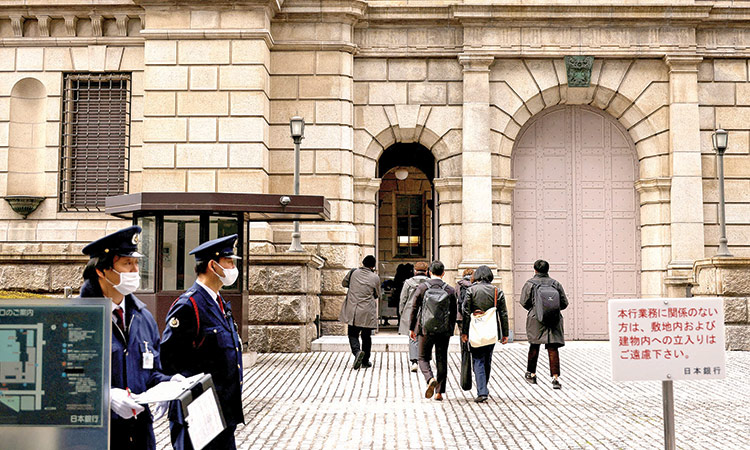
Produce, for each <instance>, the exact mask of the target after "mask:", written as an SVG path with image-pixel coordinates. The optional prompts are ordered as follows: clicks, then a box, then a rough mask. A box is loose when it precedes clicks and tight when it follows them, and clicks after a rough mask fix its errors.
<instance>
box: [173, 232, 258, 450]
mask: <svg viewBox="0 0 750 450" xmlns="http://www.w3.org/2000/svg"><path fill="white" fill-rule="evenodd" d="M236 240H237V235H236V234H233V235H231V236H225V237H222V238H219V239H214V240H212V241H208V242H205V243H203V244H201V245H199V246H198V247H196V248H194V249H193V250H191V251H190V254H191V255H195V262H196V265H195V273H196V275H197V280H196V281H195V283H194V284H193V286H192V287H191V288H190V289H189V290H188V291H187V292H185V293H184V294H182V295H181V296H180V298H178V299H177V300H176V301H175V302H174V304H172V307H171V308H170V310H169V313H167V327H166V328H165V329H164V335H163V336H162V341H161V344H162V353H163V355H164V368H165V371H166V372H167V373H181V374H182V375H184V376H186V377H189V376H192V375H195V374H198V373H201V372H203V373H210V374H211V377H212V378H213V382H214V385H215V386H216V394H217V395H218V397H219V404H220V405H221V409H222V413H223V414H224V420H225V422H226V425H227V428H226V429H225V430H224V431H222V432H221V434H219V435H218V436H216V438H214V440H212V441H211V442H210V443H209V444H208V446H206V447H204V448H206V449H221V450H225V449H235V448H236V445H235V442H234V430H235V428H237V424H239V423H244V422H245V417H244V415H243V413H242V390H241V383H242V348H241V344H240V337H239V334H238V333H237V324H236V323H235V322H234V320H233V318H232V310H231V306H230V304H229V302H227V301H225V300H224V299H223V298H222V296H221V294H219V289H221V287H222V286H231V285H232V284H234V282H235V281H236V280H237V276H238V274H239V271H238V269H237V268H236V267H235V264H234V260H235V259H239V257H237V256H235V254H234V243H235V241H236ZM169 421H170V430H171V434H172V445H173V446H174V448H175V449H178V450H181V449H192V448H193V446H192V444H191V442H190V439H189V438H188V436H187V433H186V432H185V431H186V428H185V424H184V418H183V417H182V409H181V408H180V407H178V405H177V402H173V403H172V405H171V406H170V410H169Z"/></svg>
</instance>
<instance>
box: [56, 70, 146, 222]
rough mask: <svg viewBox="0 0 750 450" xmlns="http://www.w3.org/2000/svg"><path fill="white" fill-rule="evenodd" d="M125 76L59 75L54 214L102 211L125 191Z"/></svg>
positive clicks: (127, 112) (127, 134) (127, 116)
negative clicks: (57, 178) (61, 79)
mask: <svg viewBox="0 0 750 450" xmlns="http://www.w3.org/2000/svg"><path fill="white" fill-rule="evenodd" d="M130 79H131V77H130V74H126V73H115V74H111V73H109V74H107V73H86V74H80V73H76V74H72V73H70V74H65V78H64V86H65V87H64V92H63V126H62V141H61V142H62V151H61V155H62V161H61V165H60V210H62V211H103V210H104V199H105V198H107V197H111V196H114V195H121V194H125V193H127V192H128V170H129V166H130V164H129V154H130V151H129V148H130V84H131V81H130Z"/></svg>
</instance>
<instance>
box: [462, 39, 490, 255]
mask: <svg viewBox="0 0 750 450" xmlns="http://www.w3.org/2000/svg"><path fill="white" fill-rule="evenodd" d="M493 61H494V58H493V57H492V56H487V55H467V54H463V55H460V56H459V62H460V63H461V65H462V66H463V76H464V79H463V149H462V155H461V158H462V160H461V173H462V183H463V189H462V190H461V202H462V209H461V262H460V264H459V266H458V267H459V269H461V268H465V267H471V268H475V267H477V266H479V265H482V264H486V265H488V266H490V267H495V262H494V258H493V254H492V253H493V252H492V154H491V152H490V120H491V114H490V65H491V64H492V62H493Z"/></svg>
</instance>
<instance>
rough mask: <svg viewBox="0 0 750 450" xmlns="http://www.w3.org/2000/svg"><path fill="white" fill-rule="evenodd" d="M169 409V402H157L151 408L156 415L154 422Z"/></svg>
mask: <svg viewBox="0 0 750 450" xmlns="http://www.w3.org/2000/svg"><path fill="white" fill-rule="evenodd" d="M168 409H169V402H159V403H156V404H155V405H154V406H153V407H152V408H151V414H153V415H154V422H156V421H157V420H159V419H161V418H162V417H163V416H164V414H166V413H167V410H168Z"/></svg>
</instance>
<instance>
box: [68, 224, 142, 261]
mask: <svg viewBox="0 0 750 450" xmlns="http://www.w3.org/2000/svg"><path fill="white" fill-rule="evenodd" d="M140 237H141V227H139V226H137V225H134V226H132V227H127V228H123V229H122V230H120V231H116V232H114V233H112V234H108V235H106V236H104V237H103V238H101V239H97V240H95V241H94V242H92V243H90V244H88V245H87V246H85V247H83V250H82V251H83V254H84V255H88V256H89V257H91V258H95V257H100V256H105V255H109V254H114V255H117V256H130V257H133V258H140V257H142V256H143V255H142V254H141V253H138V243H139V242H140Z"/></svg>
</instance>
